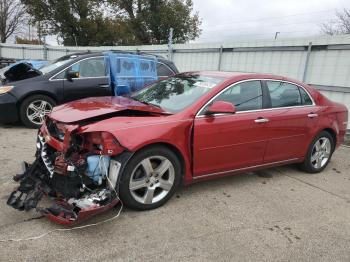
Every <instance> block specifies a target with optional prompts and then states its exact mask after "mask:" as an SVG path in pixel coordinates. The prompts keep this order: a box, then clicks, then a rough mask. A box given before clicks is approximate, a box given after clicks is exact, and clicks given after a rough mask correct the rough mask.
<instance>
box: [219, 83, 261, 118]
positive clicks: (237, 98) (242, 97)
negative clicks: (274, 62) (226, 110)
mask: <svg viewBox="0 0 350 262" xmlns="http://www.w3.org/2000/svg"><path fill="white" fill-rule="evenodd" d="M215 101H225V102H229V103H232V104H233V105H234V106H235V107H236V111H237V112H239V111H249V110H258V109H262V105H263V99H262V89H261V82H260V81H259V80H254V81H247V82H242V83H239V84H236V85H234V86H232V87H230V88H228V89H227V90H226V91H224V92H223V93H221V94H220V95H219V96H218V97H216V98H215V99H214V100H213V102H215Z"/></svg>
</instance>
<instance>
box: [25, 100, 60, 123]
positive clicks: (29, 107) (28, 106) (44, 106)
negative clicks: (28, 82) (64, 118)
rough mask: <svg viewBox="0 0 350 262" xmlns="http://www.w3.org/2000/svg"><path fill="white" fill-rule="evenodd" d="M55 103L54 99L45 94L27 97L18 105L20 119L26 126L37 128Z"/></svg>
mask: <svg viewBox="0 0 350 262" xmlns="http://www.w3.org/2000/svg"><path fill="white" fill-rule="evenodd" d="M55 105H56V102H55V100H53V99H52V98H51V97H48V96H46V95H33V96H30V97H27V98H26V99H24V100H23V102H22V103H21V105H20V107H19V116H20V119H21V121H22V123H23V124H24V125H25V126H26V127H29V128H39V127H40V126H41V125H42V122H43V121H44V119H45V117H46V116H47V115H48V114H49V113H50V112H51V110H52V108H53V107H54V106H55ZM31 117H32V118H31Z"/></svg>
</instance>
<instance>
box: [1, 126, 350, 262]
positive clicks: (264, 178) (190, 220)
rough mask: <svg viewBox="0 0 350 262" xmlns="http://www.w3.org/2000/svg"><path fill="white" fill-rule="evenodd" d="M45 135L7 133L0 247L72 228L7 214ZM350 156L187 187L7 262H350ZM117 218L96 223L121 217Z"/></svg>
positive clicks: (45, 241)
mask: <svg viewBox="0 0 350 262" xmlns="http://www.w3.org/2000/svg"><path fill="white" fill-rule="evenodd" d="M35 134H36V131H34V130H28V129H24V128H22V127H12V128H6V127H3V126H2V127H0V167H1V169H0V199H1V201H0V209H1V212H0V239H9V238H27V237H31V236H37V235H40V234H42V233H45V232H47V231H50V230H53V229H57V228H63V227H61V226H59V225H56V224H53V223H51V222H50V221H48V220H46V219H44V218H38V214H36V213H35V212H28V213H24V212H19V211H16V210H14V209H12V208H10V207H8V206H6V199H7V197H8V195H9V193H10V192H11V190H12V189H13V187H14V185H15V183H14V182H13V181H12V180H11V178H12V176H13V175H14V174H15V173H16V172H19V171H20V162H21V161H22V160H26V161H31V160H33V153H34V150H35ZM349 154H350V148H346V147H341V148H339V149H338V150H337V151H336V153H335V154H334V156H333V159H332V162H331V163H330V165H329V166H328V167H327V169H326V170H325V171H324V172H323V173H321V174H317V175H309V174H305V173H303V172H300V171H298V170H297V169H296V168H294V167H292V166H287V167H280V168H275V169H270V170H266V171H264V172H260V173H250V174H243V175H239V176H234V177H228V178H223V179H219V180H215V181H210V182H204V183H199V184H196V185H192V186H190V187H187V188H181V189H180V190H179V191H178V192H177V194H176V195H175V197H174V198H173V199H172V200H170V201H169V202H168V203H167V204H166V205H165V206H163V207H161V208H159V209H156V210H153V211H147V212H135V211H131V210H124V211H123V212H122V213H121V216H120V217H119V218H117V219H116V220H114V221H112V222H108V223H106V224H103V225H99V226H96V227H91V228H86V229H80V230H75V231H68V232H56V233H53V234H50V235H48V236H46V237H44V238H41V239H38V240H32V241H22V242H6V243H0V261H67V260H72V261H95V260H102V261H272V260H274V261H347V262H349V261H350V171H349V169H350V162H349ZM116 213H117V209H114V210H110V211H108V212H107V213H105V214H101V215H99V216H97V217H95V218H93V219H91V220H89V221H88V222H87V223H92V222H98V221H101V220H104V219H107V218H110V217H113V216H114V215H116Z"/></svg>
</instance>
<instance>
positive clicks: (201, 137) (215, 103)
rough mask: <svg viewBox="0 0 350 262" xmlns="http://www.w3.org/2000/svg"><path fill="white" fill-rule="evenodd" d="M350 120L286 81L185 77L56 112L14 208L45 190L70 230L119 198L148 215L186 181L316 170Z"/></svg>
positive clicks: (52, 211)
mask: <svg viewBox="0 0 350 262" xmlns="http://www.w3.org/2000/svg"><path fill="white" fill-rule="evenodd" d="M347 119H348V112H347V109H346V107H345V106H343V105H341V104H338V103H335V102H332V101H330V100H328V99H327V98H326V97H324V96H323V95H322V94H321V93H319V92H318V91H317V90H315V89H314V88H312V87H310V86H308V85H306V84H303V83H300V82H297V81H295V80H291V79H288V78H285V77H279V76H273V75H265V74H248V73H229V72H190V73H183V74H179V75H177V76H174V77H170V78H168V79H166V80H163V81H160V82H157V83H155V84H153V85H151V86H149V87H148V88H145V89H143V90H141V91H139V92H138V93H135V94H133V95H132V96H131V97H129V98H124V97H104V98H88V99H84V100H78V101H75V102H71V103H68V104H65V105H61V106H58V107H56V108H55V109H54V110H53V112H52V113H51V115H50V116H49V118H48V119H47V121H46V123H45V124H44V125H43V126H42V128H41V129H40V132H39V135H38V144H37V147H38V149H37V159H36V161H35V162H34V163H33V164H32V165H28V164H27V165H26V168H25V172H24V174H23V175H21V177H16V179H17V181H19V182H20V187H19V188H18V190H17V191H15V192H14V193H13V194H12V195H11V197H12V198H11V197H10V199H9V201H8V203H9V204H10V205H12V206H14V207H15V208H18V209H22V210H23V209H25V210H27V209H30V208H33V207H35V206H36V204H37V202H38V201H39V200H40V198H41V195H42V194H41V195H40V197H37V198H36V197H32V199H31V202H28V201H26V199H24V197H22V198H18V197H17V196H18V194H19V193H18V192H22V193H24V196H26V194H29V195H34V196H37V195H38V194H39V193H38V192H39V191H40V192H42V191H44V193H45V194H48V195H51V196H53V197H54V198H55V199H56V204H55V205H54V206H53V207H50V208H47V209H44V210H43V211H42V212H43V213H44V214H46V215H47V216H48V217H50V218H51V219H54V220H55V221H57V222H60V223H64V224H69V223H71V222H72V221H73V222H76V221H78V220H79V218H85V217H88V216H90V215H91V214H95V213H98V212H100V211H103V210H105V209H107V208H110V207H112V206H114V205H115V204H116V203H117V202H118V196H117V195H119V197H120V199H121V200H122V201H123V203H124V204H125V205H126V206H128V207H129V208H133V209H138V210H146V209H153V208H157V207H159V206H161V205H162V204H164V203H165V202H166V201H167V200H168V199H169V198H170V197H171V196H172V195H173V194H174V191H175V190H176V188H177V187H178V186H179V185H180V183H182V182H183V183H184V184H190V183H192V182H196V181H200V180H207V179H213V178H217V177H222V176H226V175H233V174H237V173H242V172H247V171H255V170H259V169H263V168H270V167H275V166H280V165H285V164H292V163H297V164H299V165H300V167H301V168H302V169H303V170H305V171H306V172H309V173H317V172H320V171H322V170H323V169H324V168H325V167H326V166H327V164H328V163H329V161H330V159H331V157H332V153H333V152H334V150H335V149H336V148H337V147H338V146H339V145H340V144H341V143H342V142H343V140H344V135H345V131H346V127H347ZM29 178H30V179H31V181H36V182H35V183H32V186H30V184H31V183H30V182H28V181H29V180H30V179H29ZM37 181H40V187H39V189H38V186H37ZM24 185H26V186H27V187H26V189H27V192H30V193H25V192H24V190H22V189H23V187H24ZM28 185H29V186H28ZM21 187H22V188H21ZM28 188H29V189H30V190H28Z"/></svg>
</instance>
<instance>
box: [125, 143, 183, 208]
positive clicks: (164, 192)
mask: <svg viewBox="0 0 350 262" xmlns="http://www.w3.org/2000/svg"><path fill="white" fill-rule="evenodd" d="M180 180H181V165H180V161H179V160H178V158H177V156H176V155H175V154H174V153H173V152H172V151H171V150H169V149H167V148H166V147H160V146H157V147H151V148H148V149H145V150H142V151H140V152H138V153H136V154H135V156H134V157H133V158H132V159H131V160H130V162H129V163H128V164H127V166H126V168H125V171H124V173H123V177H122V178H121V183H120V187H119V189H120V198H121V200H122V201H123V203H124V204H125V205H126V206H127V207H129V208H131V209H136V210H149V209H154V208H157V207H159V206H161V205H163V204H164V203H165V202H167V201H168V200H169V199H170V198H171V197H172V195H173V194H174V192H175V190H176V188H177V187H178V185H179V183H180Z"/></svg>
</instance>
